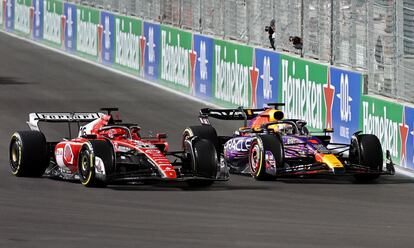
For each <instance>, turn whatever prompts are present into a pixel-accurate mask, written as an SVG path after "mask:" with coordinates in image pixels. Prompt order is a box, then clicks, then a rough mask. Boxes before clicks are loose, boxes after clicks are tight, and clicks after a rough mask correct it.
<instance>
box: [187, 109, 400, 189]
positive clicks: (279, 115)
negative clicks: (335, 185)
mask: <svg viewBox="0 0 414 248" xmlns="http://www.w3.org/2000/svg"><path fill="white" fill-rule="evenodd" d="M280 106H284V104H283V103H273V104H268V107H265V108H260V109H243V108H241V107H240V108H238V109H210V108H206V109H201V110H200V115H199V120H200V122H201V125H198V126H190V127H188V128H186V129H185V131H184V133H183V142H184V141H185V140H187V139H190V138H192V137H194V136H197V137H199V138H201V139H207V140H209V141H210V142H212V143H213V144H214V146H215V148H216V151H217V153H218V158H220V159H219V160H220V163H223V164H224V165H225V166H226V167H227V166H228V167H229V168H230V172H233V173H241V174H251V175H252V176H253V177H254V178H256V179H258V180H268V179H275V178H277V177H287V176H306V175H335V176H338V175H350V176H353V177H354V178H355V180H356V181H359V182H369V181H373V180H375V179H377V178H379V177H380V176H381V175H393V174H394V173H395V170H394V164H393V162H392V161H391V156H390V153H389V151H386V161H387V162H386V166H385V167H386V168H385V170H384V168H383V167H384V166H383V161H384V158H383V150H382V147H381V144H380V141H379V139H378V138H377V137H376V136H375V135H372V134H361V132H356V133H354V134H353V136H352V139H351V140H350V143H349V144H338V143H332V142H331V136H330V133H331V132H333V130H327V129H325V130H323V132H321V133H314V134H311V133H310V132H309V130H308V129H307V127H306V121H304V120H298V119H285V118H284V113H283V111H281V110H279V109H278V107H280ZM209 117H211V118H216V119H220V120H241V121H244V125H243V127H241V128H239V129H238V130H237V131H236V132H235V133H234V134H233V135H230V136H218V135H217V132H216V129H215V128H214V127H213V126H211V123H210V121H209Z"/></svg>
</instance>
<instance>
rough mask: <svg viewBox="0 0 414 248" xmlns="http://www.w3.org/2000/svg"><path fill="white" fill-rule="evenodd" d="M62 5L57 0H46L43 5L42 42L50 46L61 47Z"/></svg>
mask: <svg viewBox="0 0 414 248" xmlns="http://www.w3.org/2000/svg"><path fill="white" fill-rule="evenodd" d="M62 14H63V3H62V1H58V0H46V1H45V2H44V5H43V15H44V22H43V23H44V27H43V41H44V42H45V43H48V44H50V45H52V46H61V45H62V32H64V30H62V25H61V24H62Z"/></svg>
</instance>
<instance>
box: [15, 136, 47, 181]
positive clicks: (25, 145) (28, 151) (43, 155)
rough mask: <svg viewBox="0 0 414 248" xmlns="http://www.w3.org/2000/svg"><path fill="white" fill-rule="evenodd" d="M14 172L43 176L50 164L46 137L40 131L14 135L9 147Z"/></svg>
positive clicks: (19, 175)
mask: <svg viewBox="0 0 414 248" xmlns="http://www.w3.org/2000/svg"><path fill="white" fill-rule="evenodd" d="M9 160H10V167H11V171H12V174H13V175H15V176H18V177H41V176H42V175H43V174H44V173H45V170H46V168H47V166H48V165H49V158H48V153H47V144H46V138H45V136H44V135H43V133H41V132H38V131H21V132H16V133H14V134H13V135H12V137H11V140H10V147H9Z"/></svg>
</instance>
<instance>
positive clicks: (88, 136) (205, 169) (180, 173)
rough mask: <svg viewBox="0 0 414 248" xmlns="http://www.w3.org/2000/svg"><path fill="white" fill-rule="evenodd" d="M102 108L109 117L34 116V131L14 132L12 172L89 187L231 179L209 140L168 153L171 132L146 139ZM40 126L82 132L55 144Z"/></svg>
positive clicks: (205, 183)
mask: <svg viewBox="0 0 414 248" xmlns="http://www.w3.org/2000/svg"><path fill="white" fill-rule="evenodd" d="M102 110H105V111H107V112H108V113H107V114H103V113H98V112H96V113H31V114H30V115H29V121H28V122H27V123H28V125H29V127H30V129H31V131H20V132H15V133H14V134H13V135H12V138H11V142H10V166H11V171H12V173H13V174H14V175H15V176H27V177H40V176H42V175H44V174H46V175H48V176H50V177H57V178H61V179H67V180H80V182H81V183H82V184H83V185H84V186H88V187H93V186H95V187H97V186H105V185H107V184H115V183H128V182H146V181H154V180H157V181H158V180H161V181H187V182H188V183H189V184H190V185H191V186H209V185H211V184H212V183H213V182H214V181H218V180H227V179H228V170H227V169H226V168H224V167H223V166H220V165H219V163H218V162H217V155H216V151H215V147H214V145H213V144H212V143H210V142H209V141H208V140H205V139H199V138H194V139H191V140H186V142H185V144H184V148H183V151H176V152H169V151H168V143H167V142H166V140H165V138H166V134H157V135H156V137H149V138H143V137H141V135H140V128H139V126H138V125H135V124H126V123H122V121H116V120H114V118H113V116H112V114H111V111H117V110H118V109H116V108H104V109H102ZM39 122H52V123H57V122H63V123H68V126H69V136H70V135H71V134H70V132H71V131H70V126H71V123H77V124H78V128H79V134H78V135H77V137H75V138H73V139H63V140H62V141H60V142H50V141H47V140H46V138H45V135H44V134H43V133H42V132H41V131H40V130H39V126H38V123H39ZM81 124H85V125H81ZM169 158H170V159H169Z"/></svg>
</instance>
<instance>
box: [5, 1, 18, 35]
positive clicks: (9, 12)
mask: <svg viewBox="0 0 414 248" xmlns="http://www.w3.org/2000/svg"><path fill="white" fill-rule="evenodd" d="M14 5H15V3H14V0H7V1H6V6H5V7H4V8H5V9H6V11H5V15H6V18H5V19H6V25H5V29H6V30H7V31H13V30H14Z"/></svg>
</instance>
